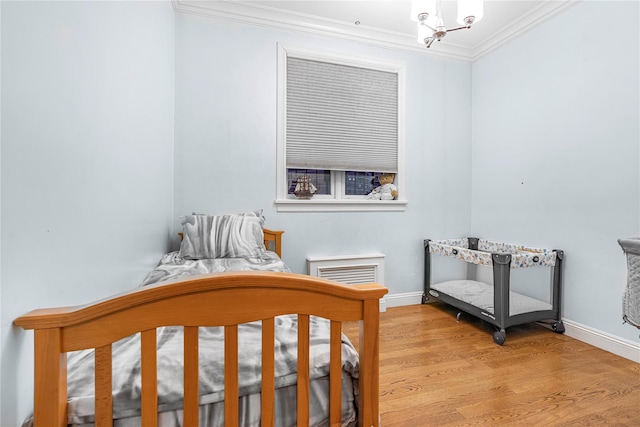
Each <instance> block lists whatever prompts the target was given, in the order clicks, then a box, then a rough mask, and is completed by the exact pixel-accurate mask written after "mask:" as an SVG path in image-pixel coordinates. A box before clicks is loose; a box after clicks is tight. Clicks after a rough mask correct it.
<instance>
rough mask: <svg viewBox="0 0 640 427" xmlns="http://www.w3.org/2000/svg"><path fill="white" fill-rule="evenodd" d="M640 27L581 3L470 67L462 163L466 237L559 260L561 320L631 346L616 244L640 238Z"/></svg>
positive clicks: (632, 15) (625, 9)
mask: <svg viewBox="0 0 640 427" xmlns="http://www.w3.org/2000/svg"><path fill="white" fill-rule="evenodd" d="M638 17H639V11H638V2H625V1H621V2H615V1H607V2H604V1H585V2H579V3H577V4H576V5H574V6H572V7H570V8H569V9H567V10H566V11H565V12H564V13H562V14H560V15H558V16H556V17H554V18H553V19H551V20H549V21H547V22H545V23H543V24H542V25H540V26H537V27H535V28H534V29H532V30H531V31H529V32H527V33H526V34H524V35H522V36H521V37H519V38H517V39H515V40H513V41H511V42H510V43H508V44H507V45H505V46H503V47H501V48H500V49H498V50H497V51H495V52H493V53H491V54H490V55H488V56H486V57H484V58H482V59H480V60H479V61H476V62H475V63H474V64H473V85H472V86H473V108H472V109H473V132H472V133H473V143H472V146H473V149H472V159H471V162H472V165H473V174H472V177H473V189H472V205H471V207H472V229H473V231H474V232H476V233H478V234H479V235H480V237H484V238H490V239H495V240H500V241H508V242H514V243H522V244H527V245H533V246H538V247H544V248H560V249H563V250H564V251H565V252H566V261H565V267H566V268H565V275H564V277H565V286H564V305H563V306H564V316H565V317H566V318H567V319H570V320H571V321H573V322H577V323H579V324H581V325H585V326H587V327H589V328H593V329H596V330H599V331H602V332H604V333H605V334H610V335H612V336H615V337H620V338H624V339H628V340H630V341H633V342H635V343H637V342H638V331H637V330H636V329H635V328H632V327H630V326H628V325H622V311H621V310H622V294H623V290H624V285H625V283H626V264H625V257H624V254H623V252H622V250H621V248H620V247H619V246H618V243H617V241H616V240H617V239H618V238H620V237H631V236H638V235H640V229H639V223H638V218H639V217H640V211H639V205H640V176H639V170H640V153H639V147H640V133H639V129H638V126H639V125H638V123H639V117H640V114H639V111H638V109H639V105H640V100H639V87H638V81H639V77H638V76H639V75H640V70H639V67H638V58H639V51H640V48H639V40H640V37H639V34H638V26H637V21H638ZM603 22H608V23H611V25H607V30H606V34H600V33H598V32H597V31H594V30H595V29H597V28H602V23H603Z"/></svg>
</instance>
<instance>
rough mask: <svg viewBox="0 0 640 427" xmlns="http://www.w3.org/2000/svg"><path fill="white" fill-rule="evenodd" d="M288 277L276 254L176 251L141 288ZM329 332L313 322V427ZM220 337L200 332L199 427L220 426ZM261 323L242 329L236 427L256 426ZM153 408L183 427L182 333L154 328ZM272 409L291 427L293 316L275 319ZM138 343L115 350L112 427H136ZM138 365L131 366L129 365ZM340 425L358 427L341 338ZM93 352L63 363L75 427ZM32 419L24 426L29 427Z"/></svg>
mask: <svg viewBox="0 0 640 427" xmlns="http://www.w3.org/2000/svg"><path fill="white" fill-rule="evenodd" d="M237 270H270V271H288V268H287V267H286V266H285V265H284V263H283V262H282V260H281V259H280V258H279V257H278V255H276V254H275V253H274V252H270V251H265V253H264V255H263V256H262V257H257V258H223V259H198V260H189V259H184V258H182V257H181V256H180V253H179V252H171V253H168V254H166V255H165V256H163V257H162V259H161V261H160V264H159V265H158V266H157V268H155V269H154V270H153V271H152V272H151V273H150V274H149V275H148V276H147V278H146V279H145V280H144V281H143V283H142V286H146V285H150V284H156V283H161V282H165V281H169V280H175V279H180V278H183V277H186V276H191V275H197V274H207V273H212V272H221V271H237ZM329 329H330V325H329V322H328V321H327V320H326V319H321V318H318V317H313V316H312V317H311V318H310V342H311V344H312V345H311V348H310V378H311V380H312V381H311V386H310V425H313V426H325V425H328V389H329V380H328V375H329ZM223 335H224V332H223V330H222V328H204V327H202V328H200V355H199V357H200V405H201V406H200V426H201V427H210V426H223V425H224V402H223V399H224V378H223V375H222V373H223V367H224V360H223V359H224V358H223V355H224V346H223V344H224V339H223ZM261 339H262V335H261V330H260V322H253V323H248V324H244V325H240V326H239V328H238V342H239V346H240V347H241V349H242V351H241V352H240V353H241V357H240V360H239V367H238V374H239V395H240V396H241V397H240V402H239V405H240V425H241V426H256V427H257V426H259V425H260V385H261V374H260V369H259V367H260V363H261ZM157 342H158V403H159V412H160V415H159V425H161V426H163V427H178V426H182V411H181V409H180V408H181V407H182V392H183V354H182V352H183V334H182V328H181V327H176V326H168V327H162V328H158V332H157ZM275 348H276V354H275V358H276V359H275V360H276V369H275V370H276V373H275V375H276V381H275V384H276V388H277V390H276V394H275V400H276V408H275V416H276V420H275V425H277V426H281V427H286V426H295V425H296V415H295V414H296V386H295V384H296V372H297V357H296V355H297V317H296V316H295V315H287V316H280V317H278V318H276V344H275ZM139 358H140V337H139V334H136V335H132V336H130V337H127V338H124V339H122V340H120V341H118V342H116V343H114V345H113V390H114V391H113V399H114V404H113V408H114V426H116V427H129V426H139V425H140V388H141V378H140V363H139ZM132 361H135V362H132ZM342 363H343V372H342V384H343V397H342V411H343V415H342V425H343V426H352V425H355V424H356V408H355V401H357V395H356V393H357V377H358V354H357V352H356V350H355V348H354V347H353V346H352V344H351V343H350V342H349V340H348V338H347V337H346V336H344V335H343V345H342ZM93 368H94V356H93V350H83V351H78V352H73V353H70V354H69V356H68V399H69V401H68V418H69V424H70V425H74V426H90V425H93V420H94V418H93V413H94V405H93V395H94V390H93V387H94V378H93V371H94V369H93ZM31 425H32V419H31V418H29V419H27V420H26V421H25V423H24V424H23V426H31Z"/></svg>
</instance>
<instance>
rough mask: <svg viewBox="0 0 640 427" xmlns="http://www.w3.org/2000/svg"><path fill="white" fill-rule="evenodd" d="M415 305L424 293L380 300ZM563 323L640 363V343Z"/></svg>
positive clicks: (572, 333)
mask: <svg viewBox="0 0 640 427" xmlns="http://www.w3.org/2000/svg"><path fill="white" fill-rule="evenodd" d="M414 304H422V292H407V293H404V294H392V295H387V296H386V297H384V298H383V299H382V300H380V311H386V310H387V307H401V306H404V305H414ZM562 323H564V329H565V332H564V333H565V335H567V336H568V337H571V338H574V339H577V340H578V341H582V342H584V343H587V344H590V345H592V346H594V347H598V348H600V349H602V350H605V351H608V352H610V353H613V354H616V355H618V356H621V357H624V358H625V359H629V360H632V361H634V362H636V363H640V343H635V342H631V341H628V340H625V339H622V338H619V337H616V336H613V335H609V334H607V333H605V332H602V331H599V330H597V329H593V328H590V327H588V326H585V325H581V324H580V323H578V322H574V321H572V320H569V319H564V318H563V319H562Z"/></svg>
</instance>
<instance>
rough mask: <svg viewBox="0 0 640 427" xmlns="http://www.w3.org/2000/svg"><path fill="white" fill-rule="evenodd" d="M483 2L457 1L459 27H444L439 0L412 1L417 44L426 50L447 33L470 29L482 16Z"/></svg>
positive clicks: (477, 0)
mask: <svg viewBox="0 0 640 427" xmlns="http://www.w3.org/2000/svg"><path fill="white" fill-rule="evenodd" d="M483 1H484V0H458V24H460V26H459V27H454V28H449V29H447V27H445V25H444V21H443V20H442V10H441V6H442V5H441V0H412V2H411V19H412V20H413V21H415V22H417V23H418V43H421V44H422V43H424V44H425V46H426V47H427V48H429V47H431V44H432V43H433V42H434V41H436V40H438V41H440V40H442V38H443V37H444V36H446V35H447V33H448V32H451V31H457V30H463V29H466V28H471V25H472V24H473V23H474V22H478V21H480V20H481V19H482V16H483V7H484V4H483Z"/></svg>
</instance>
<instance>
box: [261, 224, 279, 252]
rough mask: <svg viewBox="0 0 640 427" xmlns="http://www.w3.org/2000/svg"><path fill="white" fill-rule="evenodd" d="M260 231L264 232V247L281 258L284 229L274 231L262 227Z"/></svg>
mask: <svg viewBox="0 0 640 427" xmlns="http://www.w3.org/2000/svg"><path fill="white" fill-rule="evenodd" d="M262 231H263V232H264V247H265V248H267V249H268V250H270V251H273V252H275V253H277V254H278V256H279V257H280V258H282V233H284V231H274V230H269V229H267V228H263V229H262Z"/></svg>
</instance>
